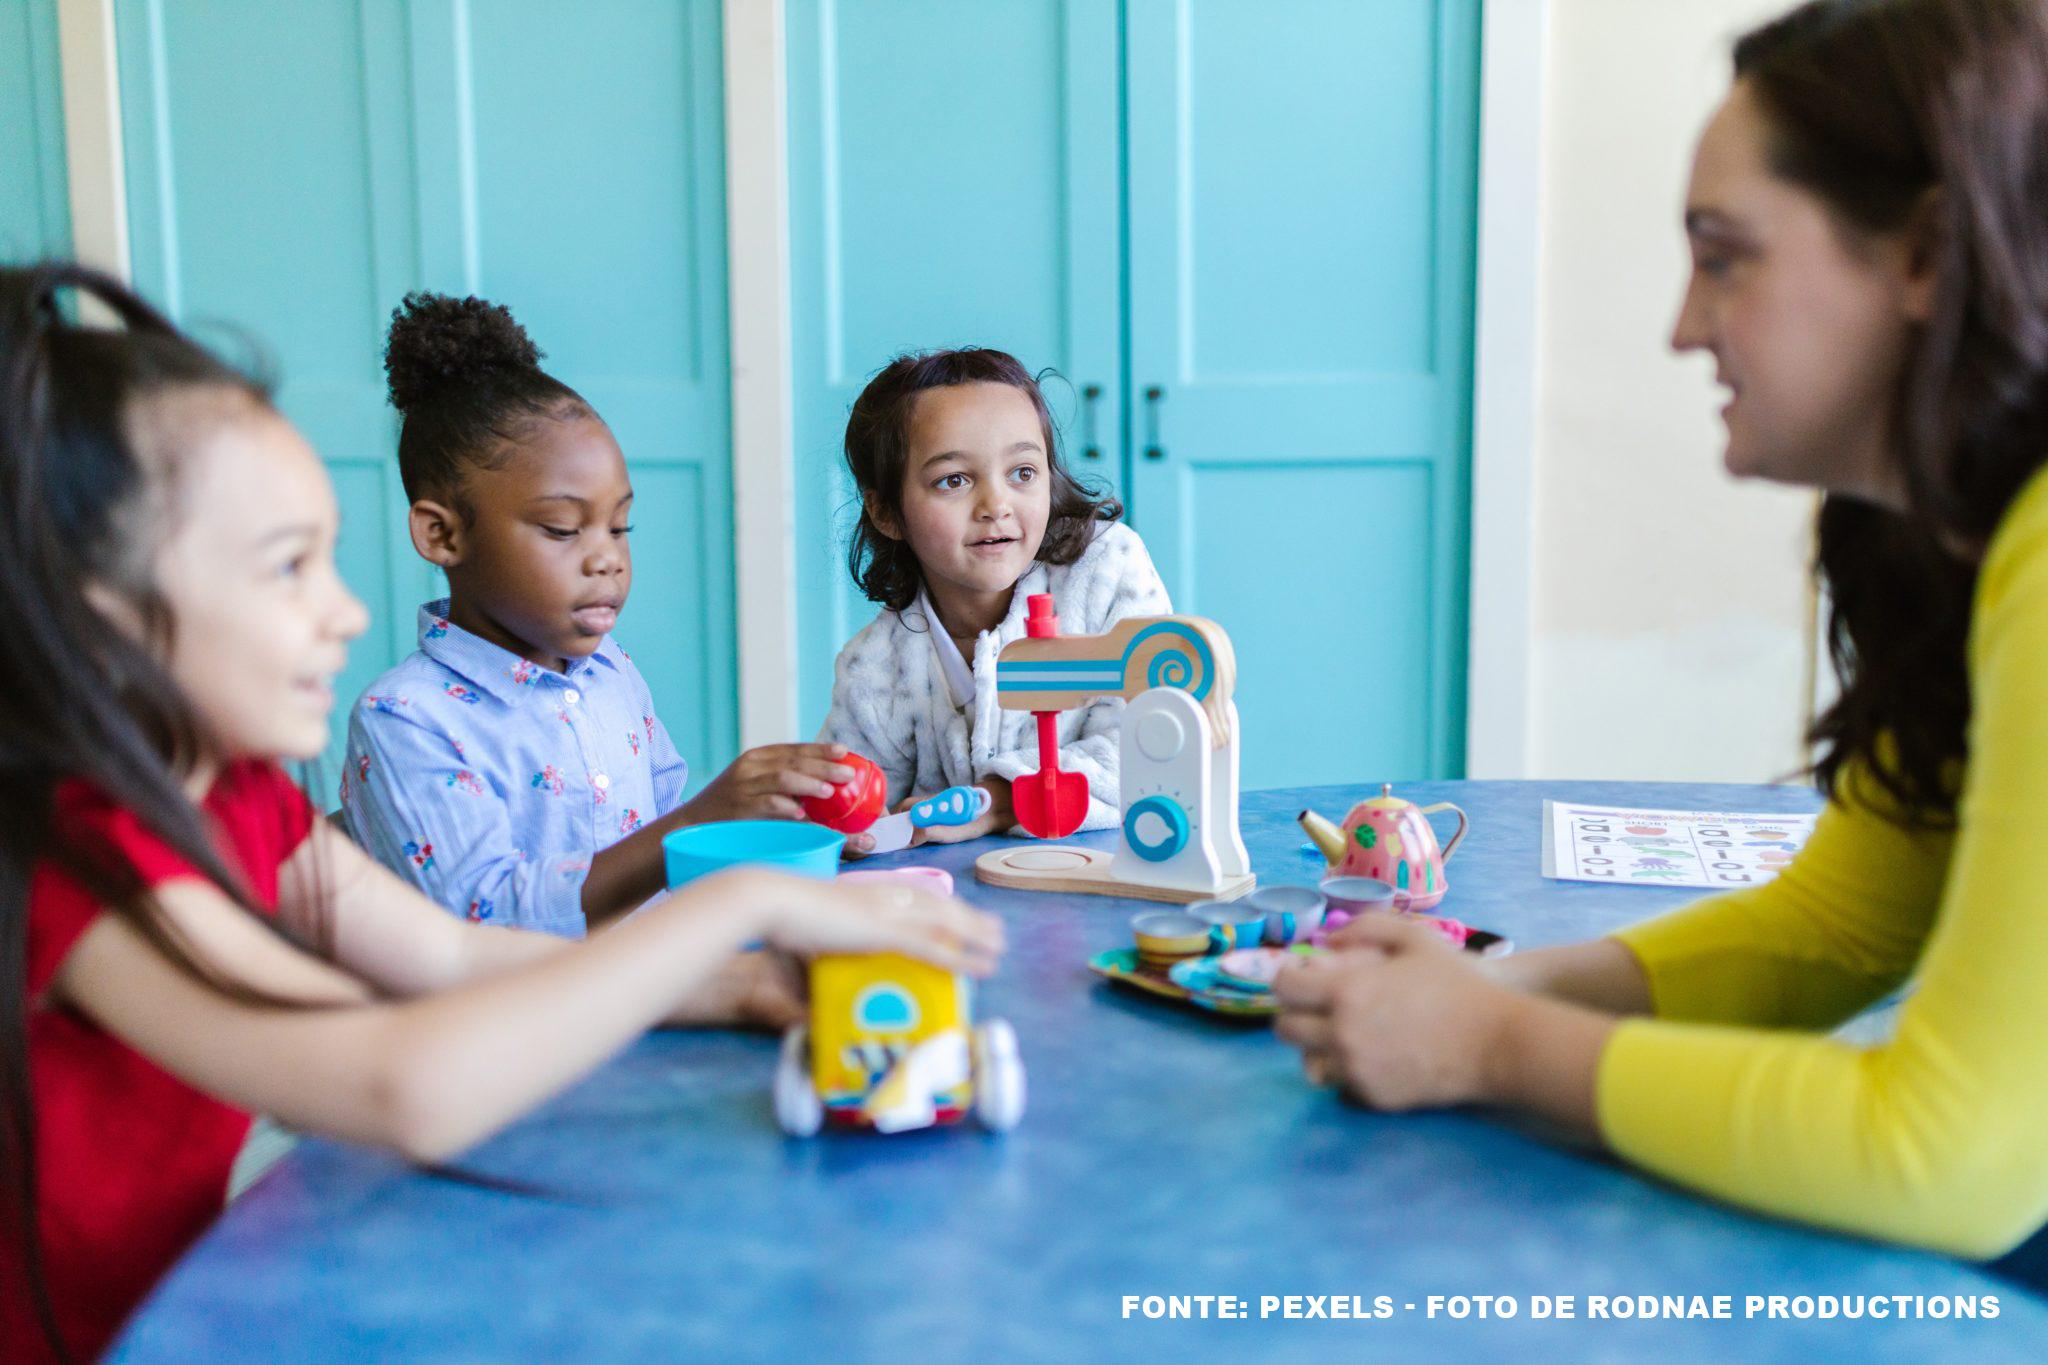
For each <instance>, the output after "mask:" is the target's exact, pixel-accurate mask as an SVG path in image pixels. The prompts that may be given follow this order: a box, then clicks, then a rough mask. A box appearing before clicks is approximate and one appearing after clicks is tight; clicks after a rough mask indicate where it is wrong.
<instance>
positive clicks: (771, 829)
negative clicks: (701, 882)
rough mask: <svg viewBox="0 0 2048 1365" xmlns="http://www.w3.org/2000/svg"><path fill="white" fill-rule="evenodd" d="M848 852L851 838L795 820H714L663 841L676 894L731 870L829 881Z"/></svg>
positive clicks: (664, 857)
mask: <svg viewBox="0 0 2048 1365" xmlns="http://www.w3.org/2000/svg"><path fill="white" fill-rule="evenodd" d="M845 847H846V836H845V835H843V834H840V833H838V832H837V831H836V830H829V829H826V828H825V827H824V826H823V825H813V824H807V823H801V822H798V821H795V820H714V821H712V822H711V823H709V824H703V825H685V826H683V827H682V828H681V829H677V830H671V831H669V832H668V833H667V834H664V835H663V836H662V837H661V857H662V863H663V865H664V866H665V867H666V868H667V869H668V885H669V889H670V890H671V891H673V890H674V889H675V888H677V887H679V886H682V885H684V884H685V883H688V882H693V881H695V880H697V878H699V877H708V876H710V875H711V874H712V873H714V872H722V871H724V870H725V869H726V868H728V867H745V866H755V867H773V868H776V869H778V870H780V871H783V872H794V873H797V874H798V875H800V876H805V877H818V878H821V879H824V880H830V879H831V878H832V877H834V876H836V875H838V872H839V853H840V850H841V849H843V848H845Z"/></svg>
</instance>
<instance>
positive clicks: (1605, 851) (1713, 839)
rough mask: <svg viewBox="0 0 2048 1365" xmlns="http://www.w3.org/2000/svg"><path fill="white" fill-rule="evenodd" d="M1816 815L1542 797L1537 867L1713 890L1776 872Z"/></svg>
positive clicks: (1561, 875) (1567, 874)
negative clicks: (1540, 860)
mask: <svg viewBox="0 0 2048 1365" xmlns="http://www.w3.org/2000/svg"><path fill="white" fill-rule="evenodd" d="M1814 818H1815V817H1813V816H1811V815H1742V814H1738V813H1736V812H1734V811H1706V810H1641V809H1636V808H1631V807H1624V806H1595V805H1587V804H1584V803H1582V802H1577V801H1545V802H1544V803H1543V875H1544V876H1546V877H1548V878H1550V879H1552V880H1553V881H1567V882H1609V883H1614V884H1618V885H1622V886H1697V887H1704V888H1707V889H1710V890H1716V891H1725V890H1731V889H1733V888H1735V887H1739V886H1754V885H1756V884H1757V883H1759V882H1767V881H1769V880H1770V879H1771V878H1773V877H1775V876H1777V875H1778V873H1779V872H1780V871H1782V870H1783V869H1784V867H1785V864H1787V863H1789V862H1791V861H1792V855H1793V854H1795V853H1797V852H1798V851H1799V850H1800V849H1801V848H1804V847H1805V846H1806V840H1807V836H1809V835H1811V834H1812V833H1813V822H1814Z"/></svg>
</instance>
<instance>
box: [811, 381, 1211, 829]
mask: <svg viewBox="0 0 2048 1365" xmlns="http://www.w3.org/2000/svg"><path fill="white" fill-rule="evenodd" d="M846 463H847V466H848V468H849V469H850V470H851V471H852V473H853V480H854V485H855V487H857V488H858V489H859V491H860V496H861V516H860V524H859V526H858V527H857V528H856V529H855V531H854V536H853V543H852V546H851V549H850V552H849V554H848V566H849V567H850V568H851V570H852V572H853V576H854V581H855V582H857V583H859V584H860V586H861V590H862V591H863V592H865V593H866V594H867V595H868V597H869V599H870V600H872V601H875V602H879V603H880V604H881V605H882V611H881V613H880V614H879V615H878V616H876V617H875V619H874V620H873V621H872V622H870V623H869V624H868V626H867V627H866V628H865V629H863V630H862V631H861V632H860V633H859V634H858V635H856V636H854V637H853V639H851V640H849V641H848V642H847V644H846V647H845V648H844V649H842V650H840V651H839V660H838V663H837V665H836V668H835V675H834V677H833V682H832V712H831V714H830V715H829V716H827V717H826V719H825V725H824V728H823V729H822V730H820V731H819V734H818V737H819V738H820V739H822V740H825V741H828V742H833V743H839V744H844V745H846V746H847V747H848V748H850V749H853V750H855V751H856V752H859V753H862V754H865V755H867V757H869V758H871V759H873V760H874V761H875V762H876V763H877V764H879V765H880V766H881V769H882V771H883V773H884V774H886V775H887V777H888V780H889V805H890V808H891V809H892V810H893V809H898V808H900V807H902V806H903V805H905V804H907V803H908V802H909V801H910V800H911V799H913V798H915V797H920V796H927V795H930V794H931V793H933V792H936V791H939V790H941V789H943V788H945V787H950V786H957V785H962V784H977V785H980V786H983V787H986V788H987V789H988V790H989V793H990V795H991V796H992V797H993V801H992V803H991V804H990V807H989V810H988V813H987V814H986V815H984V816H983V817H981V818H980V819H979V820H977V821H975V822H973V823H971V824H967V825H955V826H941V827H934V828H932V829H929V830H923V831H920V833H921V834H922V835H923V836H924V837H925V838H927V839H930V840H934V841H945V842H956V841H958V840H962V839H972V838H975V837H978V836H980V835H983V834H988V833H992V832H995V831H1003V830H1009V829H1010V828H1011V827H1012V825H1014V824H1015V822H1016V821H1015V815H1014V814H1013V812H1012V808H1011V804H1010V783H1011V781H1012V780H1014V779H1015V778H1017V777H1019V776H1021V775H1022V774H1024V773H1029V772H1035V771H1037V769H1038V740H1037V731H1036V729H1035V727H1034V722H1033V721H1032V718H1031V715H1030V713H1029V712H1024V711H1004V710H1001V709H999V708H998V707H997V706H996V656H997V655H998V654H1000V653H1001V652H1002V650H1003V646H1005V645H1007V644H1009V643H1010V642H1011V641H1012V640H1016V639H1020V638H1022V636H1023V635H1024V615H1025V600H1026V599H1027V598H1028V597H1030V596H1031V595H1032V594H1034V593H1042V592H1049V593H1051V594H1052V596H1053V604H1054V606H1055V608H1056V609H1057V610H1058V612H1059V617H1060V632H1061V633H1062V634H1064V635H1096V634H1100V633H1101V632H1103V631H1105V630H1107V629H1108V628H1109V627H1110V626H1112V625H1114V624H1115V623H1116V622H1118V621H1121V620H1123V619H1124V618H1126V617H1130V616H1161V615H1165V614H1167V613H1169V612H1171V611H1172V610H1173V607H1172V604H1171V603H1169V602H1168V601H1167V597H1166V586H1165V584H1163V583H1161V582H1160V580H1159V573H1158V571H1157V570H1156V569H1154V568H1153V567H1152V558H1151V556H1150V555H1148V554H1146V553H1145V543H1144V542H1143V541H1141V540H1139V539H1138V534H1137V532H1135V531H1133V530H1131V528H1130V527H1128V526H1126V525H1124V524H1123V523H1122V522H1121V521H1119V520H1118V518H1119V517H1121V516H1122V515H1123V508H1122V506H1121V505H1119V504H1118V503H1117V502H1116V501H1115V500H1114V499H1113V498H1110V497H1108V496H1107V495H1106V494H1102V493H1099V492H1095V491H1092V490H1090V489H1088V488H1086V487H1084V486H1083V485H1082V484H1080V483H1079V482H1077V481H1076V480H1075V479H1074V477H1073V476H1072V475H1070V474H1069V473H1068V472H1067V470H1066V467H1065V465H1064V464H1063V463H1062V461H1061V460H1060V456H1059V446H1058V438H1057V434H1056V433H1055V432H1054V430H1053V423H1052V415H1051V413H1050V412H1049V411H1048V410H1047V408H1046V404H1045V398H1044V395H1043V394H1041V393H1040V392H1039V388H1038V384H1037V382H1036V381H1035V380H1033V378H1032V377H1031V374H1030V372H1029V371H1027V370H1026V369H1025V368H1024V367H1023V366H1022V365H1021V364H1019V363H1018V362H1017V360H1016V359H1015V357H1013V356H1010V355H1008V354H1006V353H1004V352H1002V351H996V350H984V349H978V348H977V349H968V350H959V351H934V352H931V353H929V354H925V355H906V356H901V357H899V358H898V359H896V360H895V361H893V362H891V363H890V364H889V366H888V367H887V368H885V369H884V370H882V372H881V373H880V374H878V375H876V376H875V377H874V379H872V380H870V381H869V383H868V386H867V388H866V389H864V390H862V392H861V395H860V397H859V399H857V400H856V401H855V402H854V405H853V412H852V414H851V416H850V417H849V418H848V420H847V424H846ZM1123 705H1124V704H1123V702H1122V701H1121V700H1120V699H1117V698H1105V699H1103V700H1100V701H1097V702H1095V703H1094V704H1093V705H1090V706H1088V707H1086V708H1084V709H1082V710H1077V711H1067V712H1063V713H1062V714H1061V715H1060V718H1059V740H1060V766H1061V767H1062V768H1067V769H1072V770H1074V771H1077V772H1080V773H1084V774H1086V776H1087V778H1088V789H1089V801H1088V817H1087V819H1086V820H1085V821H1084V822H1083V823H1082V825H1081V828H1082V829H1084V830H1085V829H1108V828H1111V827H1113V826H1115V825H1116V823H1117V821H1118V810H1117V798H1118V792H1117V779H1118V757H1117V753H1118V735H1117V725H1118V721H1119V720H1120V718H1121V713H1122V711H1123ZM868 847H869V840H868V838H867V836H866V835H855V836H852V837H851V838H849V839H848V841H847V851H848V852H849V853H855V854H858V853H863V852H866V851H867V849H868Z"/></svg>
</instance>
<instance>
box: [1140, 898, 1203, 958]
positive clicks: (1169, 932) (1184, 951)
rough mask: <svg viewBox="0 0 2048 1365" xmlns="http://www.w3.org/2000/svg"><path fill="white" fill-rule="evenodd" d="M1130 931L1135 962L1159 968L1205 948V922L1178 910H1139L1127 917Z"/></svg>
mask: <svg viewBox="0 0 2048 1365" xmlns="http://www.w3.org/2000/svg"><path fill="white" fill-rule="evenodd" d="M1131 933H1132V935H1133V936H1134V937H1135V938H1136V939H1137V941H1138V961H1140V962H1142V963H1144V964H1145V965H1146V966H1148V967H1152V968H1155V969H1157V970H1159V971H1165V970H1166V969H1167V968H1168V967H1171V966H1172V965H1173V964H1174V963H1176V962H1179V961H1182V960H1183V959H1186V958H1190V957H1201V956H1203V955H1204V954H1206V953H1207V952H1208V951H1209V922H1208V921H1207V920H1203V919H1197V918H1195V917H1194V916H1193V915H1190V914H1187V913H1185V912H1183V911H1180V910H1141V911H1139V912H1138V913H1137V914H1135V915H1133V916H1131Z"/></svg>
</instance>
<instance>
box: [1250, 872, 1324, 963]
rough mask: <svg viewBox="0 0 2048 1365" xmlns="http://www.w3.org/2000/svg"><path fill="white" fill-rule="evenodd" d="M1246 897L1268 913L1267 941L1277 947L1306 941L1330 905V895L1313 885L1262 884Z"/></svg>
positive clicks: (1252, 904)
mask: <svg viewBox="0 0 2048 1365" xmlns="http://www.w3.org/2000/svg"><path fill="white" fill-rule="evenodd" d="M1244 899H1245V904H1247V905H1250V906H1253V907H1255V908H1256V909H1258V910H1259V911H1260V912H1262V913H1263V914H1264V915H1265V923H1266V942H1268V943H1270V944H1272V945H1273V946H1274V947H1275V948H1285V947H1286V946H1287V945H1288V944H1290V943H1304V942H1306V941H1307V940H1308V936H1309V935H1310V934H1313V933H1314V932H1315V931H1316V930H1318V929H1320V928H1322V927H1323V917H1324V916H1325V915H1326V914H1327V913H1328V912H1329V909H1330V901H1329V898H1328V897H1327V896H1325V895H1324V894H1323V893H1322V892H1320V891H1318V890H1316V889H1315V888H1314V887H1312V886H1262V887H1260V888H1259V889H1258V890H1256V891H1254V892H1252V893H1251V894H1250V895H1249V896H1246V897H1245V898H1244Z"/></svg>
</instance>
